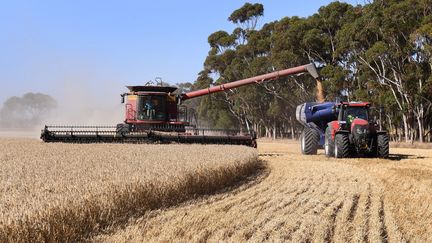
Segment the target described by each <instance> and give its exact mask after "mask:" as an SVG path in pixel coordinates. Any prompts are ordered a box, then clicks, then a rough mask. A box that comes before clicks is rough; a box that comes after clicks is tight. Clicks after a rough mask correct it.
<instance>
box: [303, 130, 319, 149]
mask: <svg viewBox="0 0 432 243" xmlns="http://www.w3.org/2000/svg"><path fill="white" fill-rule="evenodd" d="M319 139H320V135H319V133H318V131H316V130H314V129H311V128H305V129H303V132H302V134H301V151H302V153H303V154H306V155H313V154H317V151H318V142H319Z"/></svg>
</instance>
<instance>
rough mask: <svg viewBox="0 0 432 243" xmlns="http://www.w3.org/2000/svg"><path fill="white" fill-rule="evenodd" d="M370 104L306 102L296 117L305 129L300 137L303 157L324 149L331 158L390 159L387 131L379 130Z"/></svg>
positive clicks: (298, 110)
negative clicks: (370, 111)
mask: <svg viewBox="0 0 432 243" xmlns="http://www.w3.org/2000/svg"><path fill="white" fill-rule="evenodd" d="M370 106H371V105H370V103H368V102H322V103H315V102H310V103H304V104H301V105H299V106H298V107H297V110H296V118H297V120H298V121H299V122H300V123H301V124H302V125H303V126H304V129H303V132H302V134H301V150H302V153H303V154H306V155H311V154H316V153H317V149H318V148H319V147H324V150H325V154H326V156H328V157H332V156H334V157H336V158H347V157H351V156H360V157H364V156H371V157H380V158H387V157H388V156H389V138H388V135H387V132H386V131H384V130H380V129H379V126H378V124H377V122H376V121H374V120H372V119H371V116H370V114H369V110H370Z"/></svg>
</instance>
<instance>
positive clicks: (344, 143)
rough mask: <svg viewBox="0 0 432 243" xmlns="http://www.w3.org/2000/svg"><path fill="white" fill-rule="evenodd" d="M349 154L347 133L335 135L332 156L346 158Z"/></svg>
mask: <svg viewBox="0 0 432 243" xmlns="http://www.w3.org/2000/svg"><path fill="white" fill-rule="evenodd" d="M349 155H350V142H349V137H348V134H345V133H339V134H336V135H335V146H334V156H335V157H336V158H348V157H349Z"/></svg>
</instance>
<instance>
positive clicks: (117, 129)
mask: <svg viewBox="0 0 432 243" xmlns="http://www.w3.org/2000/svg"><path fill="white" fill-rule="evenodd" d="M304 72H309V74H311V75H312V77H314V78H315V79H316V80H317V85H318V87H321V83H320V81H319V79H318V78H319V75H318V72H317V71H316V68H315V66H314V64H307V65H302V66H298V67H294V68H289V69H285V70H281V71H276V72H272V73H268V74H264V75H260V76H256V77H252V78H247V79H243V80H239V81H235V82H230V83H226V84H222V85H218V86H214V87H210V88H206V89H201V90H196V91H192V92H188V93H184V94H180V95H176V94H174V93H173V92H174V91H176V89H177V88H176V87H170V86H127V88H128V89H129V92H127V93H124V94H122V95H121V97H122V102H123V103H124V101H125V98H126V100H127V101H126V105H125V120H124V123H121V124H118V125H117V126H45V128H44V129H43V130H42V133H41V139H42V140H43V141H44V142H72V143H97V142H106V143H116V142H118V143H126V142H129V143H152V142H154V143H170V142H177V143H203V144H239V145H247V146H252V147H256V146H257V144H256V133H255V132H254V131H252V130H249V131H247V133H242V132H240V131H233V130H214V129H213V130H211V129H200V128H196V127H194V126H191V125H192V124H191V115H190V112H188V111H189V110H188V109H187V107H185V106H183V105H181V103H182V101H185V100H188V99H192V98H196V97H200V96H204V95H210V94H212V93H217V92H221V91H227V90H230V89H234V88H238V87H241V86H244V85H249V84H259V83H262V82H267V81H272V80H277V79H278V78H279V77H285V76H289V75H294V74H299V73H304ZM320 99H321V100H322V96H321V97H320V98H319V100H320Z"/></svg>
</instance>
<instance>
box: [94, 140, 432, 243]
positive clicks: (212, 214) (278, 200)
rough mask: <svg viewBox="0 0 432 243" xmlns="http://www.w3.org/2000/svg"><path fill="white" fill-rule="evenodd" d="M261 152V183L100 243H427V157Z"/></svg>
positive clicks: (431, 221)
mask: <svg viewBox="0 0 432 243" xmlns="http://www.w3.org/2000/svg"><path fill="white" fill-rule="evenodd" d="M258 144H259V147H258V150H259V151H260V155H261V158H262V159H263V160H265V161H267V164H268V167H269V171H270V173H269V175H268V176H267V177H265V178H263V180H261V181H260V182H259V183H256V184H253V185H251V186H246V185H245V186H243V187H242V188H239V189H236V190H234V191H229V192H227V193H224V194H220V195H214V196H211V197H210V198H206V199H203V200H201V201H193V202H190V203H187V204H186V205H182V206H180V207H174V208H170V209H168V210H157V211H152V212H151V213H149V214H147V215H145V216H143V217H142V218H140V219H138V220H136V221H135V222H133V221H131V222H129V224H128V225H127V226H126V227H121V228H118V230H117V231H116V232H113V233H110V234H105V235H99V236H97V237H94V238H93V240H94V241H100V242H116V243H117V242H173V241H181V242H205V241H209V242H245V241H251V242H287V241H289V242H407V241H408V242H431V241H432V227H431V225H432V207H431V202H432V151H431V150H421V149H399V148H397V149H393V148H392V149H391V153H392V154H391V157H390V159H389V160H383V159H375V158H351V159H338V160H336V159H334V158H326V157H325V156H324V154H323V152H322V151H320V154H319V155H316V156H304V155H301V153H300V151H299V147H300V146H299V144H293V143H287V142H286V141H284V142H283V143H280V142H279V143H265V142H262V141H260V142H259V143H258Z"/></svg>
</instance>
